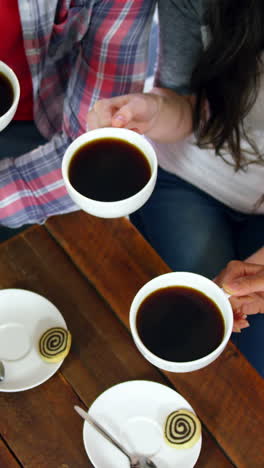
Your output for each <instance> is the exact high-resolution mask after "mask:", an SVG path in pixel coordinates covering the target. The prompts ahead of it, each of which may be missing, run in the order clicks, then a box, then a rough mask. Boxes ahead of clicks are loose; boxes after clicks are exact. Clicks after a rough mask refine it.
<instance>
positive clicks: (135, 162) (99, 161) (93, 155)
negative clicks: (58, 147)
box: [69, 138, 151, 202]
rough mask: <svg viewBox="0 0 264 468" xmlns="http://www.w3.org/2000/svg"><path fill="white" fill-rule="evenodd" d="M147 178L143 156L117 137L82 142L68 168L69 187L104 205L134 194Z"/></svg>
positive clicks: (148, 173)
mask: <svg viewBox="0 0 264 468" xmlns="http://www.w3.org/2000/svg"><path fill="white" fill-rule="evenodd" d="M150 176H151V169H150V165H149V162H148V160H147V159H146V157H145V155H144V153H143V152H142V151H140V149H138V148H137V147H136V146H134V145H133V144H130V143H127V142H125V141H123V140H120V139H118V138H102V139H98V140H94V141H91V142H88V143H85V144H84V145H83V146H82V147H81V148H79V149H78V150H77V151H76V153H75V154H74V155H73V157H72V160H71V162H70V166H69V180H70V182H71V184H72V186H73V187H74V188H75V189H76V190H77V191H78V192H79V193H81V194H82V195H84V196H85V197H88V198H92V199H93V200H98V201H104V202H113V201H118V200H123V199H125V198H128V197H131V196H132V195H135V194H136V193H137V192H138V191H139V190H141V189H142V188H143V187H144V186H145V185H146V183H147V182H148V181H149V179H150Z"/></svg>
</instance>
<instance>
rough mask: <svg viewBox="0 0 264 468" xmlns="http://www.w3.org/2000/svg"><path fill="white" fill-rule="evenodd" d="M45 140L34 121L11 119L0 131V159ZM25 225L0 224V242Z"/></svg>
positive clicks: (16, 154) (25, 151) (16, 232)
mask: <svg viewBox="0 0 264 468" xmlns="http://www.w3.org/2000/svg"><path fill="white" fill-rule="evenodd" d="M46 141H47V140H46V139H45V138H44V137H43V136H42V135H41V134H40V133H39V131H38V129H37V127H36V126H35V124H34V122H31V121H14V120H13V121H12V122H11V123H10V124H9V125H8V127H6V128H5V129H4V130H3V131H2V132H0V160H1V159H3V158H6V157H16V156H20V155H22V154H24V153H27V152H28V151H31V150H32V149H34V148H37V146H39V145H43V144H44V143H46ZM25 227H28V225H27V226H25ZM25 227H21V228H19V229H9V228H7V227H4V226H0V242H1V241H4V240H6V239H9V238H10V237H12V236H14V235H15V234H18V233H19V232H21V231H23V230H24V229H25Z"/></svg>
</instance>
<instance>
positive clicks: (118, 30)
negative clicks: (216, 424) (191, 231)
mask: <svg viewBox="0 0 264 468" xmlns="http://www.w3.org/2000/svg"><path fill="white" fill-rule="evenodd" d="M85 3H87V4H88V3H89V4H90V3H91V2H85ZM29 7H30V5H29V6H27V8H29ZM32 8H33V7H32ZM82 8H83V10H82V11H80V10H79V8H78V10H77V13H76V14H78V18H77V19H78V21H77V22H76V25H77V27H81V29H82V30H83V29H84V28H86V30H87V31H86V33H84V35H83V37H81V39H82V40H80V35H78V34H76V38H77V39H76V41H75V42H74V43H71V44H68V46H67V44H66V42H67V41H68V40H72V37H74V31H73V28H69V24H66V25H64V22H63V21H64V20H63V21H62V24H61V25H60V26H59V27H58V30H59V34H60V35H61V37H60V38H58V33H56V37H54V38H53V39H54V43H53V44H52V39H51V41H50V48H52V46H54V48H53V52H54V55H52V57H53V61H54V70H53V69H52V70H51V72H50V73H49V71H48V72H46V74H45V66H44V64H45V63H46V62H47V63H48V64H49V68H50V67H51V64H50V60H51V55H50V56H49V57H48V59H47V57H46V56H45V57H44V63H43V67H42V68H43V73H44V74H45V76H44V78H43V77H42V81H41V83H40V86H39V90H38V93H37V94H38V98H37V99H39V101H37V103H35V104H37V106H35V107H37V111H35V116H36V120H37V123H38V126H39V128H40V130H43V134H47V133H48V134H50V133H51V132H53V135H52V136H51V137H50V138H49V139H50V141H49V143H47V144H46V145H43V146H41V147H39V148H36V149H35V150H34V151H31V152H30V153H27V154H24V155H21V156H19V157H17V158H16V159H13V158H8V157H7V158H6V159H4V160H2V161H0V224H2V225H5V226H9V227H13V228H14V227H18V226H21V225H23V224H27V223H42V222H44V221H45V220H46V219H47V218H48V217H49V216H51V215H54V214H61V213H67V212H69V211H73V210H75V209H77V207H76V205H74V203H73V202H72V200H71V199H70V197H69V196H68V194H67V192H66V189H65V186H64V184H63V180H62V175H61V160H62V157H63V154H64V152H65V149H66V148H67V146H68V145H69V144H70V142H71V141H72V140H73V139H74V138H76V137H77V136H78V135H80V134H81V133H82V132H84V131H85V130H86V114H87V110H88V109H89V107H90V106H92V104H93V103H94V102H95V100H96V99H98V98H100V97H101V98H105V97H109V96H114V95H119V94H122V93H129V92H139V91H141V90H142V88H143V85H144V80H145V72H146V67H147V53H148V36H149V32H150V27H151V21H152V13H153V8H154V2H153V1H152V0H137V1H134V2H133V1H132V2H119V1H117V0H116V1H115V0H114V1H113V2H111V5H109V3H108V2H95V4H94V7H93V8H92V12H91V7H90V9H89V8H88V7H87V6H83V7H82ZM72 10H74V11H71V12H69V14H68V16H67V14H65V15H63V17H66V22H68V21H71V20H72V19H74V12H75V9H72ZM90 13H91V17H89V15H90ZM25 14H26V12H25ZM82 14H84V15H87V18H86V19H87V25H86V23H85V22H84V21H83V24H80V23H81V21H82V20H81V18H82ZM67 18H68V19H67ZM89 18H90V19H89ZM44 19H45V18H44ZM88 22H89V24H88ZM84 23H85V24H84ZM42 26H43V25H42ZM44 26H46V23H45V24H44ZM44 26H43V27H44ZM63 28H64V29H65V32H66V31H69V30H71V35H69V34H68V35H67V37H64V40H63ZM33 32H34V31H33ZM41 32H42V31H41ZM45 33H46V32H45ZM45 36H47V37H48V34H45ZM41 40H42V42H41V41H40V43H41V44H43V41H44V39H43V37H42V38H41ZM34 41H35V42H34V44H35V43H36V38H35V37H34ZM32 43H33V42H32ZM66 46H67V47H66ZM61 48H62V49H61ZM37 50H41V51H44V50H45V48H44V47H41V48H39V49H37ZM32 53H33V52H32ZM65 54H66V55H65ZM67 54H72V56H70V57H71V60H70V58H69V55H67ZM64 56H65V57H66V59H67V61H66V62H65V64H64V65H63V63H64V62H63V57H64ZM33 59H34V60H33ZM33 59H32V62H33V64H32V67H35V68H36V67H37V65H38V63H39V60H41V57H40V58H39V57H37V58H36V57H33ZM56 60H58V63H56ZM71 63H74V66H73V68H72V69H70V68H69V67H70V64H71ZM36 64H37V65H36ZM66 66H67V70H70V71H71V73H70V77H69V81H68V83H67V86H66V83H64V86H65V95H63V99H60V95H59V93H61V89H62V86H61V82H62V81H63V79H66V75H67V74H66V73H65V72H64V69H63V67H65V68H66ZM37 78H38V75H37ZM36 85H37V83H36ZM52 85H53V87H54V89H53V90H52V92H50V91H49V90H50V89H51V88H52ZM39 96H40V98H39ZM43 122H44V124H43ZM57 122H59V123H58V124H57ZM55 125H56V132H54V126H55ZM49 126H50V128H49ZM44 127H45V128H44ZM47 129H48V130H47ZM54 133H55V134H54ZM7 156H8V155H7Z"/></svg>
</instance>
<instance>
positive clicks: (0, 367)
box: [0, 361, 5, 382]
mask: <svg viewBox="0 0 264 468" xmlns="http://www.w3.org/2000/svg"><path fill="white" fill-rule="evenodd" d="M4 378H5V366H4V364H3V362H2V361H0V382H3V380H4Z"/></svg>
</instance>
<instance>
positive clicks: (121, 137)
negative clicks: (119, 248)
mask: <svg viewBox="0 0 264 468" xmlns="http://www.w3.org/2000/svg"><path fill="white" fill-rule="evenodd" d="M107 139H116V140H118V141H121V142H122V141H123V142H127V143H128V144H131V145H133V146H135V147H136V148H138V149H139V150H140V152H141V153H143V155H144V157H145V158H146V160H147V162H148V164H149V167H150V177H149V179H148V181H147V182H146V184H145V185H144V186H143V187H142V188H141V189H140V190H138V191H137V192H136V193H135V194H133V195H132V196H128V197H126V198H124V199H119V200H115V201H101V200H97V199H95V198H92V197H88V196H85V195H83V194H82V193H80V191H78V190H76V188H75V187H74V186H73V183H72V181H71V178H70V167H71V163H72V160H73V158H74V157H75V155H76V152H78V150H80V148H82V147H83V146H84V145H86V144H89V143H91V142H92V143H93V142H96V141H103V140H105V141H107ZM89 152H90V153H91V154H89V157H90V158H93V153H92V150H89ZM94 157H96V155H95V156H94ZM157 167H158V164H157V157H156V153H155V151H154V149H153V147H152V145H151V144H150V143H149V141H148V140H147V139H146V138H145V137H144V136H142V135H139V134H138V133H136V132H134V131H131V130H127V129H123V128H121V129H119V128H100V129H97V130H91V131H88V132H87V133H84V134H83V135H81V136H79V137H78V138H77V139H76V140H74V141H73V142H72V143H71V145H70V146H69V147H68V148H67V150H66V152H65V154H64V157H63V160H62V176H63V179H64V183H65V186H66V188H67V191H68V193H69V195H70V197H71V198H72V200H73V201H74V202H75V203H76V204H77V205H78V206H79V207H80V208H81V209H82V210H84V211H86V212H87V213H90V214H92V215H94V216H98V217H102V218H118V217H122V216H127V215H129V214H131V213H132V212H134V211H136V210H138V209H139V208H140V207H141V206H142V205H144V203H145V202H146V201H147V200H148V198H149V197H150V195H151V193H152V191H153V189H154V186H155V183H156V179H157ZM101 170H102V171H105V174H104V176H105V175H107V170H108V169H107V166H106V167H104V165H103V164H102V169H101ZM121 172H122V171H121ZM109 173H110V171H109ZM128 175H129V174H128ZM109 177H110V176H109ZM120 177H122V173H121V174H120ZM131 177H132V176H131ZM94 179H95V180H93V181H92V182H93V184H94V183H95V184H96V183H97V182H98V184H99V183H101V181H100V173H99V174H98V173H97V174H96V175H94ZM87 183H89V182H87Z"/></svg>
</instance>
